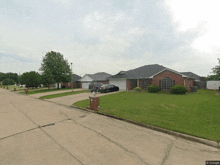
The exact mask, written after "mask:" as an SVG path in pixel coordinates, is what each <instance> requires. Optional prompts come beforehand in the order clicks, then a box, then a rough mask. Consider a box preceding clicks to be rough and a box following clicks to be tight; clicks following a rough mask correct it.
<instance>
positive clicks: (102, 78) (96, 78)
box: [80, 72, 112, 81]
mask: <svg viewBox="0 0 220 165" xmlns="http://www.w3.org/2000/svg"><path fill="white" fill-rule="evenodd" d="M86 76H88V77H90V78H91V79H92V80H93V81H106V80H107V79H108V77H110V76H112V75H110V74H108V73H105V72H98V73H95V74H86V75H84V76H83V78H81V79H80V81H83V79H84V77H86Z"/></svg>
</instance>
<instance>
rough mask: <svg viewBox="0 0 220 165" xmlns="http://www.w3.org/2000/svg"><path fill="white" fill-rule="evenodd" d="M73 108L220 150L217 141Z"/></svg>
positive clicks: (73, 106)
mask: <svg viewBox="0 0 220 165" xmlns="http://www.w3.org/2000/svg"><path fill="white" fill-rule="evenodd" d="M71 107H72V108H77V109H80V110H84V111H89V112H92V113H96V114H100V115H103V116H107V117H111V118H114V119H118V120H122V121H126V122H128V123H132V124H135V125H139V126H142V127H145V128H149V129H152V130H155V131H159V132H163V133H166V134H169V135H173V136H176V137H180V138H183V139H186V140H190V141H193V142H197V143H201V144H205V145H208V146H212V147H215V148H220V143H218V142H216V141H211V140H207V139H202V138H199V137H195V136H191V135H187V134H183V133H179V132H175V131H171V130H167V129H164V128H160V127H156V126H152V125H148V124H143V123H139V122H135V121H132V120H129V119H123V118H120V117H117V116H114V115H110V114H104V113H101V112H99V111H96V110H91V109H87V108H81V107H77V106H75V105H72V106H71Z"/></svg>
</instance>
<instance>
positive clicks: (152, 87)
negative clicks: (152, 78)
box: [147, 84, 160, 93]
mask: <svg viewBox="0 0 220 165" xmlns="http://www.w3.org/2000/svg"><path fill="white" fill-rule="evenodd" d="M147 90H148V92H149V93H157V92H159V91H160V87H159V86H158V85H155V84H153V85H150V86H149V87H148V88H147Z"/></svg>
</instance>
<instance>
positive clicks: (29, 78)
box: [21, 71, 41, 87]
mask: <svg viewBox="0 0 220 165" xmlns="http://www.w3.org/2000/svg"><path fill="white" fill-rule="evenodd" d="M21 83H22V84H25V85H26V87H37V86H39V85H40V84H41V75H40V74H39V73H37V72H35V71H31V72H26V73H23V74H22V75H21Z"/></svg>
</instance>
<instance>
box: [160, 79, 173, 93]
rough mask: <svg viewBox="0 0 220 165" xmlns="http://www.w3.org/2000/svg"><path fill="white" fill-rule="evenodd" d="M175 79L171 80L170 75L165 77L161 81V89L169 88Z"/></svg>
mask: <svg viewBox="0 0 220 165" xmlns="http://www.w3.org/2000/svg"><path fill="white" fill-rule="evenodd" d="M173 84H175V81H173V80H172V79H171V78H170V77H165V78H163V79H162V81H161V89H162V90H171V88H172V86H173Z"/></svg>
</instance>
